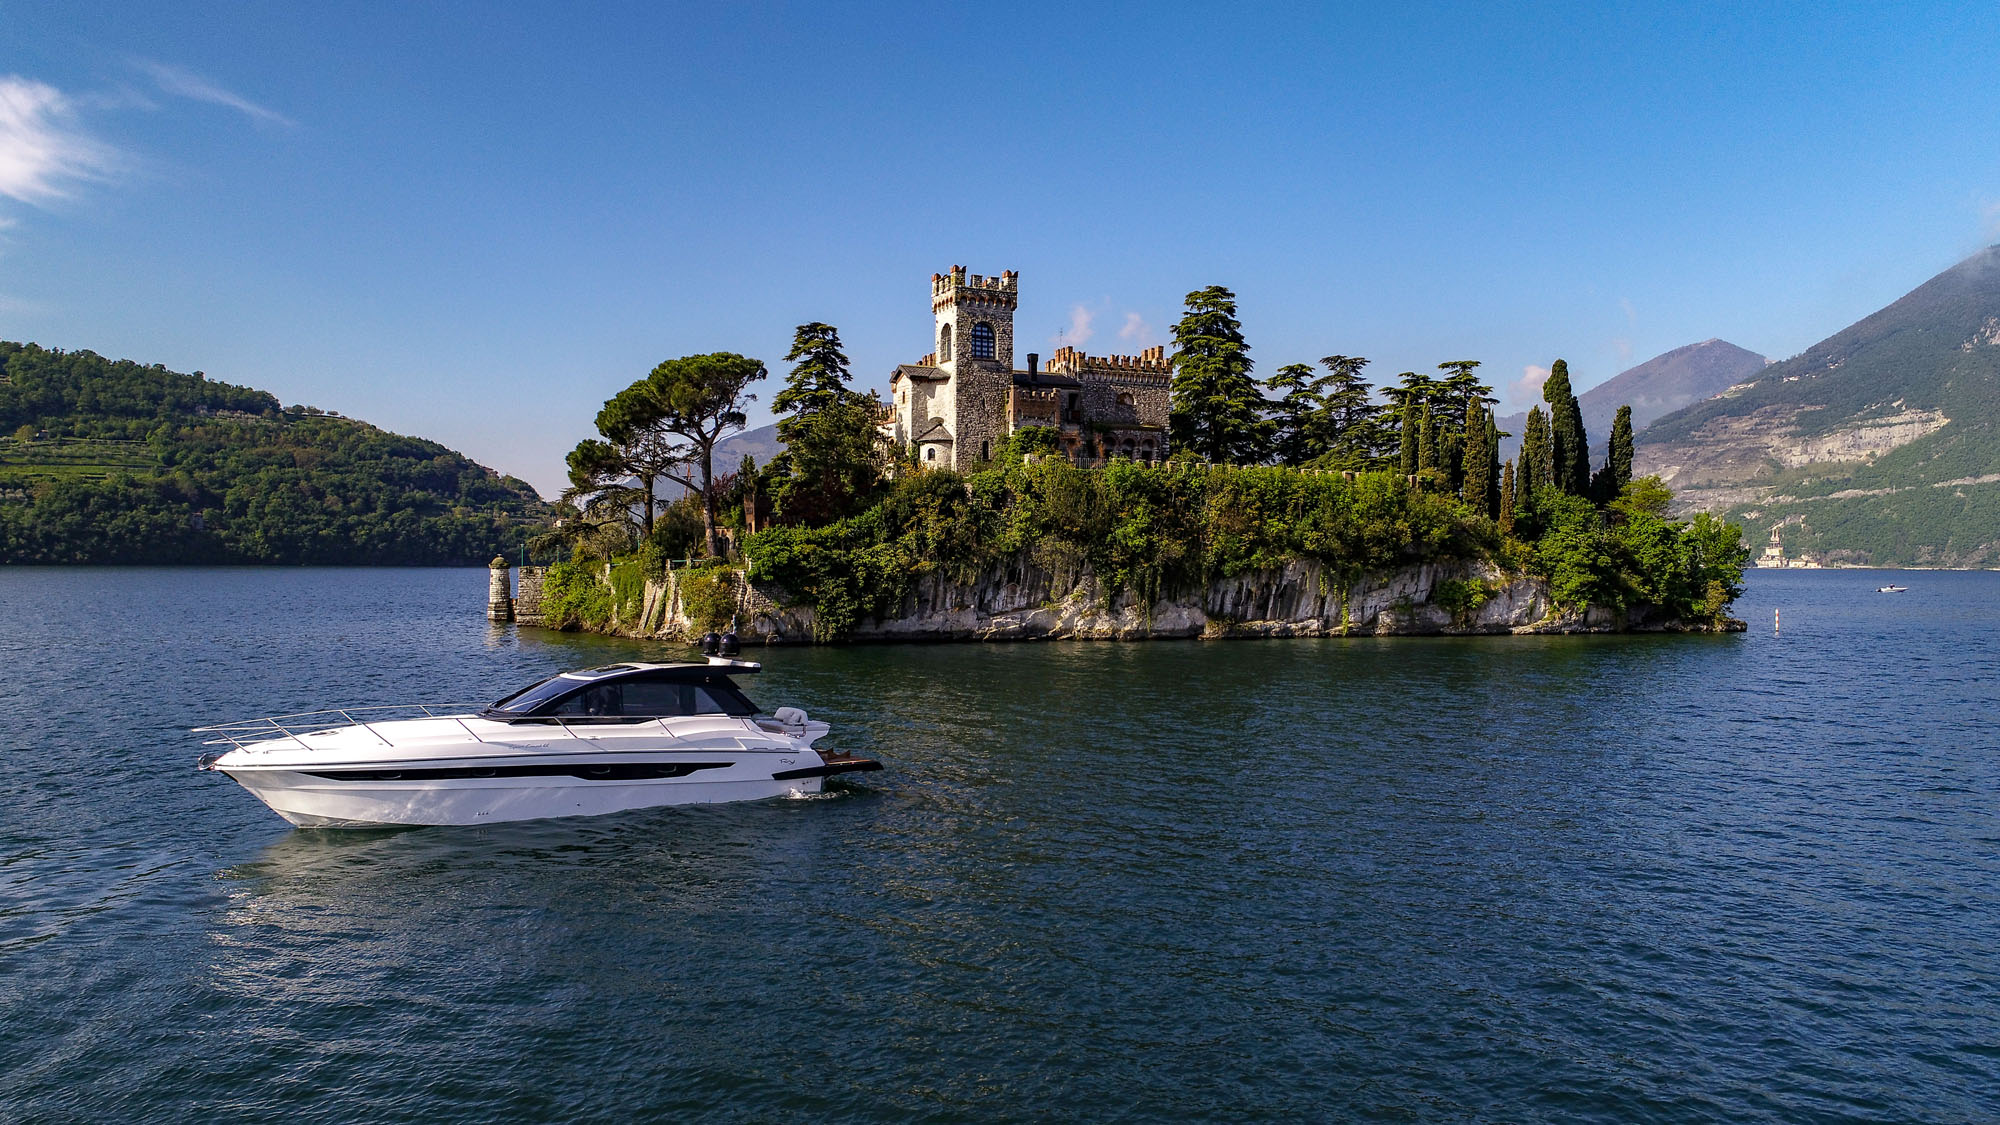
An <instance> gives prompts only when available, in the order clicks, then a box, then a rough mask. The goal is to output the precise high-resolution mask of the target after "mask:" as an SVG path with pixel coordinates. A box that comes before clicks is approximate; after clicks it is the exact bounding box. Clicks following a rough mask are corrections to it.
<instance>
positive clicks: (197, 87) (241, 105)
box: [130, 58, 298, 128]
mask: <svg viewBox="0 0 2000 1125" xmlns="http://www.w3.org/2000/svg"><path fill="white" fill-rule="evenodd" d="M130 61H131V63H132V66H133V67H135V68H136V69H138V70H139V71H141V72H142V73H144V74H145V75H146V76H147V77H148V78H151V79H152V80H153V83H154V85H156V86H158V87H159V88H160V92H161V93H163V94H169V95H172V96H173V97H177V98H189V99H192V100H194V101H198V102H208V103H210V104H211V105H219V106H227V107H228V108H230V109H233V110H235V111H237V112H238V113H241V114H243V115H244V116H245V117H248V118H250V119H251V120H253V121H263V122H268V123H270V124H272V125H283V126H285V127H286V128H296V127H297V125H298V122H296V121H293V120H292V119H291V118H289V117H286V116H285V115H284V114H282V113H279V112H278V111H277V110H275V109H271V108H268V107H266V106H261V105H258V104H257V103H256V102H253V101H251V100H250V99H249V98H246V97H243V96H242V95H241V94H237V93H235V92H233V91H230V90H225V89H223V88H222V87H221V86H218V85H216V84H215V83H213V82H210V81H209V80H208V79H206V78H203V77H202V76H201V75H199V74H196V73H195V72H194V71H191V70H187V69H184V68H182V67H178V66H170V65H168V64H166V63H163V62H155V61H154V60H152V59H143V58H134V59H132V60H130Z"/></svg>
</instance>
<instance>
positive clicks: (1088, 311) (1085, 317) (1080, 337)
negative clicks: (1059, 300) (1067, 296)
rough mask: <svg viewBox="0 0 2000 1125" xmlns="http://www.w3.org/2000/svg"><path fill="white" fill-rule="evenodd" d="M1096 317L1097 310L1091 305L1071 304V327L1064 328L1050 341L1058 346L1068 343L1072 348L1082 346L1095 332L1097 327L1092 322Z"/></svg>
mask: <svg viewBox="0 0 2000 1125" xmlns="http://www.w3.org/2000/svg"><path fill="white" fill-rule="evenodd" d="M1096 319H1097V310H1096V309H1093V308H1091V307H1090V306H1089V305H1071V306H1070V307H1069V327H1068V328H1065V329H1063V331H1062V332H1061V333H1060V334H1059V335H1057V336H1056V338H1055V339H1054V340H1052V341H1050V342H1051V343H1053V344H1055V345H1057V346H1058V347H1060V346H1062V345H1065V344H1067V345H1069V346H1070V347H1072V348H1080V347H1082V346H1083V345H1084V344H1086V343H1088V342H1089V340H1090V337H1091V336H1092V335H1093V334H1094V333H1095V329H1093V328H1092V327H1091V324H1092V322H1093V321H1095V320H1096Z"/></svg>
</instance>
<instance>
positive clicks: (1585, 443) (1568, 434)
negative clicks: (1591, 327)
mask: <svg viewBox="0 0 2000 1125" xmlns="http://www.w3.org/2000/svg"><path fill="white" fill-rule="evenodd" d="M1542 398H1543V400H1544V401H1546V402H1547V403H1548V404H1549V460H1550V463H1551V465H1552V466H1553V469H1554V477H1555V486H1556V487H1557V488H1559V489H1561V490H1562V491H1564V492H1567V493H1569V494H1570V495H1572V496H1587V495H1589V494H1590V440H1589V439H1588V438H1587V437H1586V436H1585V435H1584V432H1583V408H1582V407H1580V406H1579V405H1578V404H1577V401H1576V394H1575V392H1573V391H1571V390H1570V386H1569V364H1568V363H1567V362H1565V361H1563V360H1560V359H1559V360H1556V361H1555V362H1554V363H1552V364H1550V365H1549V377H1548V379H1547V380H1546V381H1545V382H1543V383H1542Z"/></svg>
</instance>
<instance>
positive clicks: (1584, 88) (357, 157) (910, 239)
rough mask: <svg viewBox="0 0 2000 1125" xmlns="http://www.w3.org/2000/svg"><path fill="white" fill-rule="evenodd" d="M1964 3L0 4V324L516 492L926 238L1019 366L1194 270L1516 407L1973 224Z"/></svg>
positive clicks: (1828, 300) (921, 348) (1875, 303)
mask: <svg viewBox="0 0 2000 1125" xmlns="http://www.w3.org/2000/svg"><path fill="white" fill-rule="evenodd" d="M1621 7H1622V8H1629V9H1631V10H1616V9H1617V8H1621ZM573 8H574V9H578V10H572V9H573ZM1991 14H1992V13H1991V9H1990V7H1988V6H1981V5H1971V4H1963V5H1943V4H1939V5H1923V4H1909V5H1834V4H1798V5H1742V6H1738V5H1699V6H1697V5H1685V6H1683V5H1629V6H1613V5H1600V4H1579V5H1492V4H1464V5H1451V4H1412V5H1404V6H1399V7H1397V8H1396V9H1395V10H1394V11H1393V12H1385V11H1383V10H1380V9H1379V7H1378V6H1367V7H1355V8H1352V9H1348V8H1340V7H1334V6H1312V5H1272V6H1262V5H1258V6H1236V5H1213V4H1211V5H1201V6H1190V7H1173V6H1168V5H1122V6H1091V5H1081V4H1066V5H1046V6H1045V5H1038V4H1032V3H1008V4H997V5H962V4H949V5H947V4H930V5H914V6H907V7H892V6H889V5H852V6H850V5H839V4H825V3H822V4H815V5H801V6H792V5H785V4H757V5H744V6H738V7H732V6H726V5H712V4H709V5H687V6H675V5H667V4H642V5H633V6H629V7H617V6H612V5H591V6H585V5H565V6H554V5H551V6H546V7H531V6H501V5H452V4H422V5H419V4H383V5H379V6H368V5H354V4H340V3H323V4H317V5H274V4H264V3H256V4H250V3H244V4H228V3H219V4H203V5H186V6H180V10H169V9H168V6H164V5H139V4H129V5H107V4H92V3H87V2H77V0H65V2H62V3H15V2H12V0H0V338H4V339H28V340H34V341H38V342H40V343H42V344H45V345H48V346H53V347H63V348H72V349H75V348H89V349H92V350H94V351H97V352H100V353H102V354H105V355H108V356H112V357H114V358H115V357H125V358H132V359H137V360H141V361H143V362H148V363H152V362H158V363H164V364H166V365H167V366H168V367H171V368H174V369H176V370H183V371H189V370H197V369H199V370H203V371H206V372H207V373H208V374H209V375H210V377H212V378H219V379H225V380H228V381H231V382H238V383H246V384H250V385H253V386H258V387H263V388H266V389H268V390H270V391H272V392H273V393H275V394H277V395H278V396H279V397H280V398H282V399H283V400H284V401H286V402H287V403H293V402H298V403H309V404H314V405H318V406H322V407H325V408H328V409H334V410H339V411H341V412H343V413H346V414H350V415H353V416H357V417H361V418H366V419H368V420H369V421H372V422H375V423H377V424H379V425H382V426H384V427H387V428H389V429H392V430H397V431H399V432H404V433H414V434H420V435H423V436H426V437H432V438H435V439H437V440H440V441H443V442H445V443H447V444H449V445H452V446H454V447H456V448H459V449H462V450H464V451H466V452H467V453H469V454H471V455H472V456H474V457H476V458H477V459H479V460H481V461H483V462H485V463H487V464H490V465H493V466H495V467H496V468H499V469H502V470H505V471H507V472H511V473H514V474H516V475H519V476H522V477H525V478H526V479H528V480H529V481H531V482H533V483H534V484H536V485H537V486H539V487H541V488H542V489H543V490H544V491H545V492H549V493H553V492H554V491H555V490H556V489H557V488H558V487H560V484H561V480H562V457H563V454H564V453H565V452H566V451H567V450H568V449H569V448H570V447H571V446H573V445H574V444H575V443H576V442H577V441H578V440H579V439H581V438H583V437H585V436H588V435H589V433H590V432H591V419H592V418H593V417H594V416H595V414H596V411H597V408H598V407H599V405H601V403H602V402H603V400H604V399H605V398H606V397H607V396H609V395H610V394H612V393H614V392H615V391H617V390H618V389H619V388H621V387H623V386H624V385H626V384H627V383H629V382H631V381H632V380H633V379H636V378H638V377H640V376H642V375H644V374H645V372H646V371H647V370H649V369H650V368H651V367H652V365H653V364H655V363H657V362H658V361H660V360H661V359H665V358H668V357H670V356H677V355H684V354H688V353H693V352H706V351H737V352H743V353H746V354H749V355H754V356H757V357H760V358H762V359H764V360H765V361H766V363H767V364H769V365H770V366H771V367H772V372H773V378H772V380H771V382H770V383H769V384H767V387H766V389H765V391H764V392H763V393H762V394H761V395H760V405H761V404H765V403H768V402H769V400H770V398H771V396H772V394H774V393H775V391H776V389H777V386H778V385H779V383H778V380H779V377H780V376H781V375H782V373H783V369H784V365H783V364H782V363H781V362H780V358H781V357H782V356H783V354H784V352H785V350H786V349H787V347H788V345H789V342H790V336H791V330H792V327H793V326H794V325H797V324H799V323H801V322H804V321H808V320H825V321H828V322H830V323H833V324H835V325H837V326H838V327H839V328H840V329H841V333H842V336H843V339H844V340H845V342H846V344H847V348H848V353H849V355H850V357H851V358H852V359H853V361H854V366H855V372H856V383H857V384H858V385H861V386H881V385H885V383H886V379H887V374H888V371H889V369H890V368H891V367H892V366H893V365H894V364H896V363H898V362H907V361H910V360H914V359H915V358H917V357H918V356H919V355H921V354H922V353H924V352H925V351H928V350H929V343H930V340H929V335H930V320H929V307H928V299H929V277H930V275H931V273H932V272H934V271H938V270H942V269H944V268H946V267H947V266H950V265H952V264H963V265H965V266H966V267H967V268H969V269H970V270H972V271H973V272H975V273H999V272H1000V271H1002V270H1005V269H1014V270H1019V271H1020V272H1021V275H1022V277H1021V285H1022V293H1023V297H1022V302H1021V307H1020V310H1019V312H1018V314H1017V319H1016V334H1017V340H1018V343H1017V351H1019V352H1026V351H1029V350H1037V351H1041V352H1044V353H1046V352H1049V351H1051V350H1053V348H1054V345H1055V342H1056V340H1057V339H1058V337H1059V336H1060V337H1061V338H1062V339H1063V340H1065V341H1066V342H1068V343H1071V344H1078V345H1080V346H1081V347H1083V348H1084V350H1086V351H1090V352H1093V353H1101V352H1123V353H1129V352H1136V351H1138V350H1139V349H1140V348H1142V347H1146V346H1149V345H1152V344H1157V343H1163V342H1165V341H1166V339H1167V337H1166V331H1167V328H1168V326H1169V325H1170V324H1171V323H1172V322H1173V320H1174V319H1175V317H1176V316H1177V315H1178V313H1179V309H1180V304H1181V299H1182V298H1183V296H1184V295H1185V294H1186V293H1188V292H1189V291H1190V290H1193V289H1197V288H1200V287H1203V286H1206V285H1211V284H1220V285H1227V286H1229V287H1230V288H1232V289H1234V290H1235V291H1236V293H1237V294H1238V297H1239V301H1240V313H1241V319H1242V321H1243V324H1244V329H1245V332H1246V334H1247V335H1248V337H1249V340H1250V343H1251V346H1252V356H1253V357H1254V358H1255V359H1256V360H1257V362H1258V367H1259V372H1260V373H1262V374H1268V373H1270V372H1271V371H1273V370H1275V369H1276V368H1277V367H1278V366H1279V365H1281V364H1284V363H1289V362H1299V361H1310V360H1312V359H1315V358H1317V357H1319V356H1322V355H1326V354H1328V353H1332V352H1342V353H1348V354H1360V355H1366V356H1369V357H1371V359H1372V360H1373V361H1374V362H1373V365H1372V366H1371V368H1370V370H1369V373H1370V374H1371V375H1372V376H1373V377H1374V378H1375V379H1376V381H1378V382H1381V381H1387V380H1390V379H1393V377H1394V375H1395V373H1396V372H1399V371H1402V370H1406V369H1412V368H1417V369H1425V370H1428V369H1430V368H1431V367H1433V366H1434V365H1435V364H1437V363H1439V362H1441V361H1444V360H1449V359H1460V358H1476V359H1481V360H1483V361H1485V364H1486V367H1485V371H1486V372H1487V373H1488V374H1489V376H1490V378H1489V381H1490V382H1493V383H1495V384H1496V385H1498V386H1499V387H1500V388H1501V389H1502V391H1503V393H1507V395H1508V405H1515V404H1524V403H1525V401H1526V400H1525V398H1523V397H1522V391H1521V389H1520V388H1521V386H1522V384H1521V380H1522V379H1523V378H1524V375H1527V374H1529V373H1530V370H1531V369H1533V368H1539V367H1543V366H1545V365H1546V364H1547V363H1548V362H1549V361H1550V360H1551V359H1553V358H1555V357H1558V356H1561V357H1564V358H1567V359H1568V360H1569V362H1570V366H1571V370H1572V372H1573V375H1574V378H1575V380H1576V382H1577V384H1578V386H1579V387H1580V388H1581V387H1587V386H1590V385H1592V384H1595V383H1597V382H1599V381H1601V380H1603V379H1606V378H1609V377H1610V376H1612V375H1614V374H1616V373H1617V372H1618V371H1620V370H1622V369H1623V368H1625V367H1627V366H1630V365H1631V364H1633V363H1636V362H1639V361H1641V360H1644V359H1646V358H1648V357H1650V356H1652V355H1655V354H1658V353H1660V352H1663V351H1666V350H1668V349H1670V348H1674V347H1678V346H1680V345H1682V344H1688V343H1693V342H1695V341H1697V340H1702V339H1707V338H1709V337H1717V336H1719V337H1722V338H1724V339H1727V340H1730V341H1732V342H1734V343H1737V344H1740V345H1742V346H1744V347H1747V348H1750V349H1752V350H1755V351H1759V352H1763V353H1764V354H1766V355H1769V356H1771V357H1773V358H1783V357H1785V356H1788V355H1791V354H1794V353H1796V352H1798V351H1800V350H1802V349H1803V348H1805V347H1806V346H1807V345H1809V344H1811V343H1812V342H1814V341H1815V340H1817V339H1819V338H1821V337H1823V336H1825V335H1828V334H1830V333H1831V332H1833V331H1835V330H1837V329H1839V328H1841V327H1843V326H1844V325H1846V324H1847V323H1849V322H1850V321H1852V320H1854V319H1856V318H1857V317H1859V316H1862V315H1864V314H1866V313H1868V312H1870V311H1873V310H1874V309H1876V308H1878V307H1880V306H1881V305H1883V304H1885V303H1887V302H1888V301H1890V300H1893V299H1894V298H1896V297H1897V296H1899V295H1901V294H1902V293H1903V292H1905V291H1907V290H1908V289H1910V288H1912V287H1914V286H1915V285H1917V284H1918V283H1920V282H1922V281H1923V280H1924V279H1925V278H1927V277H1929V276H1930V275H1931V274H1933V273H1935V272H1936V271H1938V270H1940V269H1943V268H1945V267H1946V266H1948V265H1950V264H1951V263H1952V262H1954V261H1956V260H1957V259H1959V258H1961V257H1963V256H1965V255H1966V254H1968V253H1971V252H1972V251H1973V250H1975V249H1977V248H1979V247H1981V246H1983V245H1986V244H1988V243H1991V242H1993V241H1995V240H1996V238H2000V146H1995V145H1994V144H1993V136H1994V135H1995V132H1996V125H2000V82H1995V81H1993V80H1992V76H1991V74H1992V50H1991V27H1990V17H1991ZM765 420H768V414H767V413H766V412H764V411H761V410H760V411H759V412H758V413H757V414H755V415H753V424H754V423H758V422H762V421H765Z"/></svg>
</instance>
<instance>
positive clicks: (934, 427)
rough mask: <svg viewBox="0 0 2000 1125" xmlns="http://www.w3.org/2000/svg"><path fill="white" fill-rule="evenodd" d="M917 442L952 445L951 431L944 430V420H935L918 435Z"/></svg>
mask: <svg viewBox="0 0 2000 1125" xmlns="http://www.w3.org/2000/svg"><path fill="white" fill-rule="evenodd" d="M917 441H918V442H919V443H921V442H932V441H935V442H943V443H944V444H946V445H950V444H951V431H950V430H947V429H945V428H944V421H943V419H940V418H933V419H931V424H930V425H928V426H925V427H924V432H923V433H920V434H918V435H917Z"/></svg>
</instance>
